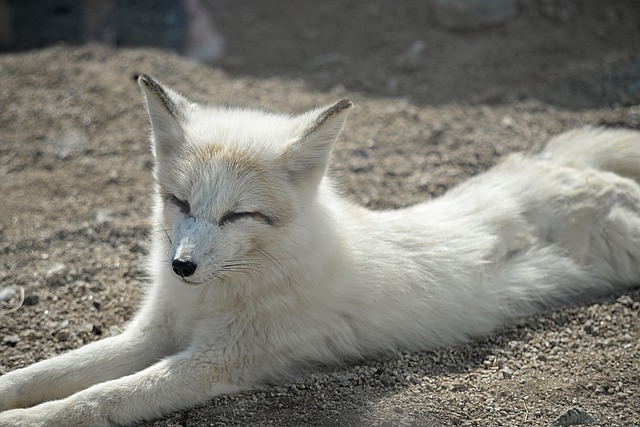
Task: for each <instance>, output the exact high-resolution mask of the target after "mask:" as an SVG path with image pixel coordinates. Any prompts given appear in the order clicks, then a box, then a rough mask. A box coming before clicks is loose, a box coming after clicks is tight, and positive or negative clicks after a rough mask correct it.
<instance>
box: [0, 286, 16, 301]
mask: <svg viewBox="0 0 640 427" xmlns="http://www.w3.org/2000/svg"><path fill="white" fill-rule="evenodd" d="M17 296H18V291H16V290H15V289H14V288H2V289H0V301H9V300H10V299H12V298H15V297H17Z"/></svg>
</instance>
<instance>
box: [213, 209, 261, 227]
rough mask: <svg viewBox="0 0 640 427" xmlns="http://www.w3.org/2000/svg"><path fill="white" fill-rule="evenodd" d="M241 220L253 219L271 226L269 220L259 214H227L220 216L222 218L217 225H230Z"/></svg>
mask: <svg viewBox="0 0 640 427" xmlns="http://www.w3.org/2000/svg"><path fill="white" fill-rule="evenodd" d="M242 218H255V219H258V220H260V221H264V222H265V223H267V224H268V225H272V221H271V219H270V218H269V217H267V216H266V215H264V214H261V213H260V212H227V213H226V214H224V215H223V216H222V218H220V221H219V222H218V224H219V225H227V224H232V223H234V222H236V221H238V220H239V219H242Z"/></svg>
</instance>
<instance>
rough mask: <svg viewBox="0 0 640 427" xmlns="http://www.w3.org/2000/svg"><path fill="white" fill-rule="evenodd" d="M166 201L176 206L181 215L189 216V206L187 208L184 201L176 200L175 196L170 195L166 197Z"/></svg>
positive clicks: (187, 204) (186, 203) (187, 203)
mask: <svg viewBox="0 0 640 427" xmlns="http://www.w3.org/2000/svg"><path fill="white" fill-rule="evenodd" d="M167 201H169V202H171V203H172V204H174V205H175V206H177V207H178V209H180V212H182V213H183V214H185V215H191V206H189V202H187V201H186V200H182V199H178V198H177V197H176V196H175V195H173V194H171V195H170V196H169V197H167Z"/></svg>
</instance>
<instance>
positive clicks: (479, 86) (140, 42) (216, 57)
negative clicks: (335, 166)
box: [0, 0, 640, 109]
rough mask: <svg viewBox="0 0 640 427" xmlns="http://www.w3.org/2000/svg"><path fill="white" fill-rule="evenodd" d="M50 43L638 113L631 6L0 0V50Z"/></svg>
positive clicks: (393, 91) (567, 1)
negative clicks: (166, 53)
mask: <svg viewBox="0 0 640 427" xmlns="http://www.w3.org/2000/svg"><path fill="white" fill-rule="evenodd" d="M59 42H64V43H68V44H83V43H88V42H99V43H104V44H108V45H111V46H149V47H157V48H163V49H171V50H174V51H176V52H179V53H181V54H183V55H185V56H187V57H190V58H193V59H194V60H197V61H200V62H204V63H208V64H215V65H216V66H217V67H221V68H223V69H225V70H226V71H228V72H231V73H234V74H237V75H241V76H242V75H252V76H256V77H259V78H268V77H273V76H277V77H289V78H291V79H301V80H303V81H304V83H305V84H308V85H311V86H313V87H315V88H317V89H320V90H327V89H333V90H335V91H337V92H340V90H342V89H346V90H348V91H359V92H364V93H368V94H373V95H376V96H394V97H395V96H405V97H409V98H411V100H412V101H414V102H417V103H420V104H431V105H438V104H442V103H447V102H465V103H468V102H471V103H476V104H477V103H483V104H500V103H505V102H513V101H521V100H526V99H537V100H541V101H543V102H549V103H553V104H556V105H558V106H561V107H563V108H572V109H580V108H592V107H596V106H599V105H603V103H604V105H635V104H637V103H638V102H640V54H639V53H638V49H637V46H639V45H640V2H638V1H632V0H610V1H606V2H604V1H601V0H406V1H394V2H389V1H384V0H370V1H366V2H365V1H355V0H324V1H319V2H317V1H298V0H274V1H261V0H244V1H233V0H174V1H171V0H153V1H132V0H0V49H2V50H3V51H18V50H26V49H34V48H40V47H44V46H47V45H50V44H54V43H59Z"/></svg>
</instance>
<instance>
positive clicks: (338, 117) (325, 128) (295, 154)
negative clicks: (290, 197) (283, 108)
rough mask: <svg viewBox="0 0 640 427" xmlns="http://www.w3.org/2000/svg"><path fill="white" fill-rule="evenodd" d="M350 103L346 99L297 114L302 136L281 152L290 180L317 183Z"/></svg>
mask: <svg viewBox="0 0 640 427" xmlns="http://www.w3.org/2000/svg"><path fill="white" fill-rule="evenodd" d="M351 107H353V104H352V103H351V101H349V100H348V99H343V100H340V101H338V102H337V103H335V104H333V105H331V106H329V107H325V108H321V109H317V110H314V111H311V112H309V113H306V114H303V115H302V116H300V117H298V120H301V121H302V122H303V131H302V135H301V136H300V137H299V138H297V139H296V140H295V141H294V142H292V143H291V144H289V146H287V148H286V150H285V152H284V153H283V160H284V162H285V168H286V169H287V171H288V172H289V176H290V177H291V179H292V180H293V181H301V180H303V181H308V182H309V183H314V185H315V184H317V183H318V182H319V181H320V179H321V178H322V175H323V174H324V172H325V171H326V169H327V166H328V162H329V155H330V153H331V148H332V147H333V144H334V142H335V141H336V139H337V138H338V135H339V134H340V131H341V130H342V126H343V125H344V122H345V119H346V118H347V114H348V112H349V110H350V109H351Z"/></svg>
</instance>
